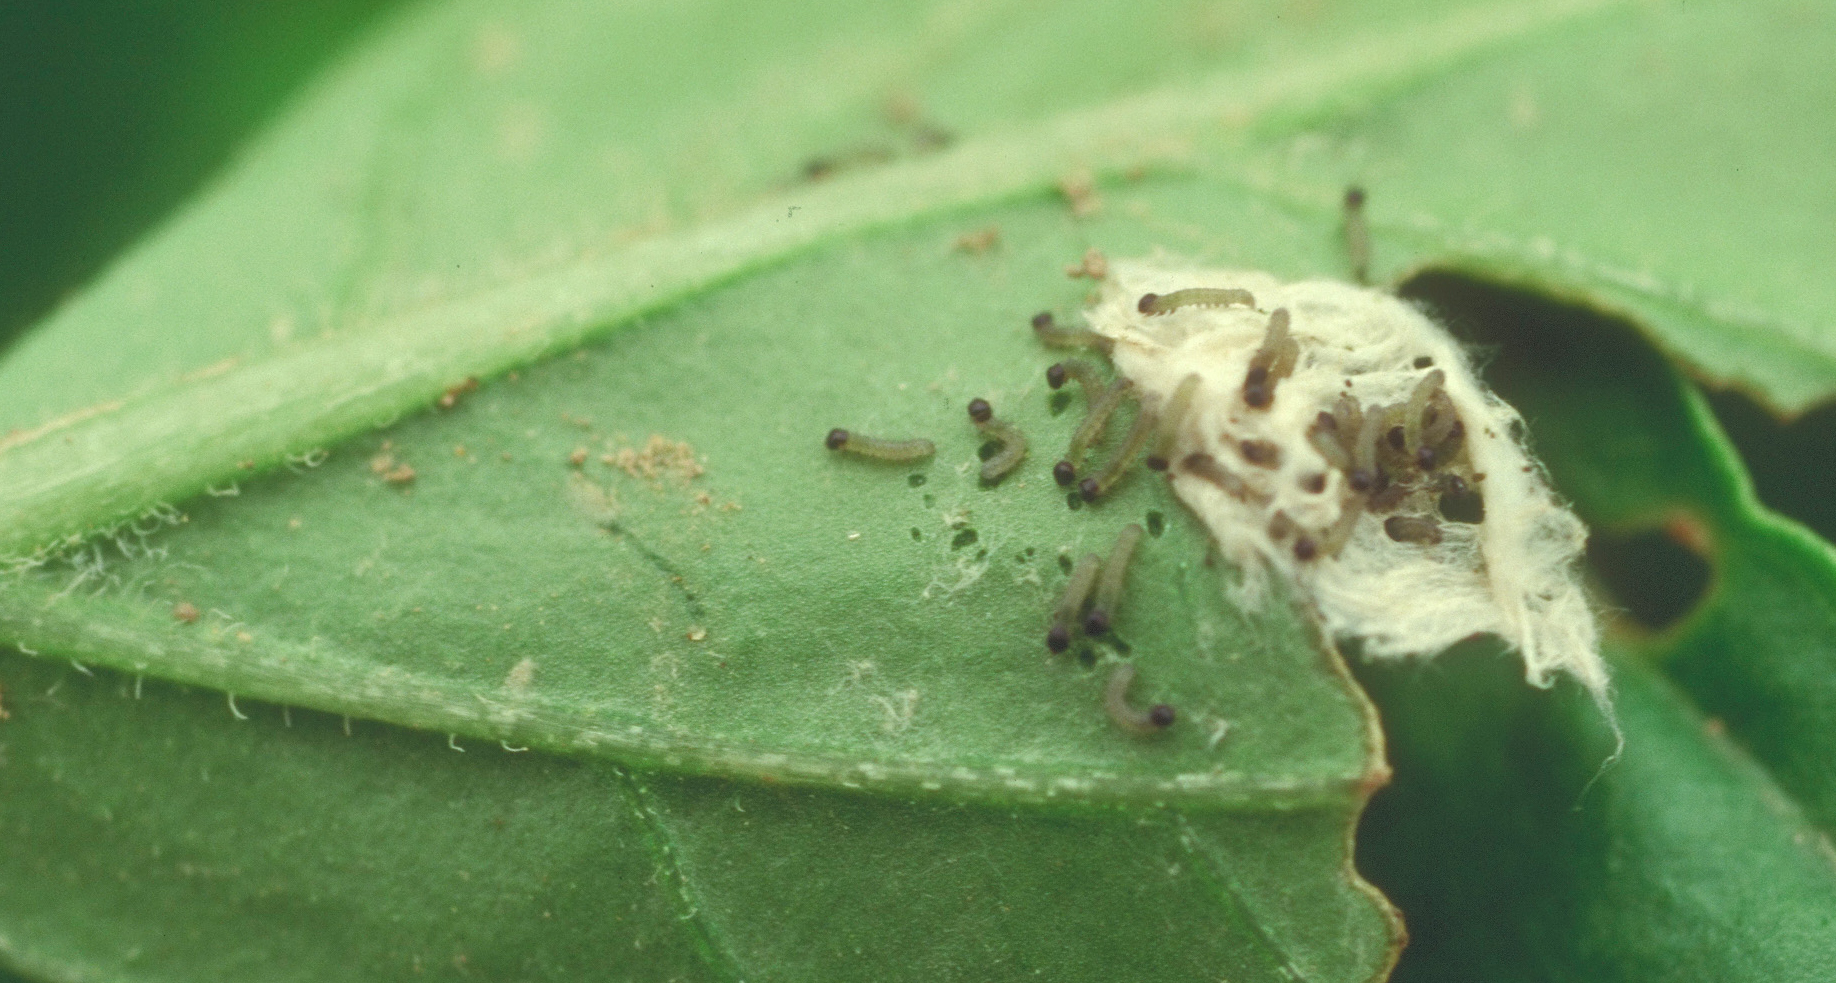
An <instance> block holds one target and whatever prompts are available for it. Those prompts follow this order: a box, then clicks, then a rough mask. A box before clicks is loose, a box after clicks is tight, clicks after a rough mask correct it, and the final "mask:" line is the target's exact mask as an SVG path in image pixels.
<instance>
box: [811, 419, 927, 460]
mask: <svg viewBox="0 0 1836 983" xmlns="http://www.w3.org/2000/svg"><path fill="white" fill-rule="evenodd" d="M822 444H823V446H824V447H827V448H828V449H830V450H832V451H847V452H848V453H850V454H859V455H861V456H862V457H871V458H877V459H878V460H881V461H918V460H923V459H924V458H927V457H930V456H931V455H933V454H935V453H937V445H936V444H933V443H931V442H930V441H928V440H925V439H924V438H922V437H919V438H916V439H913V440H882V439H880V438H878V437H867V436H863V435H861V434H858V433H849V432H848V431H846V430H843V429H842V428H840V427H836V428H835V429H834V430H831V431H829V435H828V436H827V437H825V438H823V441H822Z"/></svg>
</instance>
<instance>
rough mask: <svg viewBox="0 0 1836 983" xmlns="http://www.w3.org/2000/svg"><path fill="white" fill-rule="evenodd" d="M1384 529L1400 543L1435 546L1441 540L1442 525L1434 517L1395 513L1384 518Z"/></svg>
mask: <svg viewBox="0 0 1836 983" xmlns="http://www.w3.org/2000/svg"><path fill="white" fill-rule="evenodd" d="M1383 531H1384V532H1385V533H1386V534H1388V535H1389V537H1390V538H1391V539H1394V540H1396V541H1397V542H1399V543H1420V544H1422V545H1424V546H1433V545H1435V544H1436V543H1439V542H1440V541H1441V527H1440V525H1439V524H1438V523H1436V522H1435V521H1434V520H1433V519H1423V518H1420V517H1419V516H1413V515H1393V516H1390V517H1389V518H1388V519H1385V520H1383Z"/></svg>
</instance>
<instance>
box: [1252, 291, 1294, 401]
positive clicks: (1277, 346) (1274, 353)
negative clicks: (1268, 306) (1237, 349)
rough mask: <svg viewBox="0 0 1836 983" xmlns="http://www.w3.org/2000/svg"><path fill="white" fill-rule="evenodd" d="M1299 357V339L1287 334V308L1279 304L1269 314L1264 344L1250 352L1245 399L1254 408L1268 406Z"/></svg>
mask: <svg viewBox="0 0 1836 983" xmlns="http://www.w3.org/2000/svg"><path fill="white" fill-rule="evenodd" d="M1299 360H1300V342H1297V341H1295V340H1294V338H1293V337H1292V336H1291V335H1289V334H1288V309H1287V308H1285V307H1277V308H1276V309H1275V311H1274V313H1272V314H1270V315H1269V329H1268V334H1267V335H1265V336H1264V337H1263V339H1262V347H1261V348H1258V349H1256V354H1254V355H1252V356H1250V364H1249V371H1248V372H1246V373H1244V376H1243V402H1244V403H1246V404H1247V405H1248V406H1249V407H1250V408H1251V409H1258V410H1261V409H1267V408H1268V406H1269V404H1270V403H1272V402H1274V401H1275V384H1276V383H1278V382H1280V381H1281V380H1283V379H1286V378H1287V377H1288V375H1289V374H1290V373H1292V372H1293V371H1294V363H1295V362H1297V361H1299Z"/></svg>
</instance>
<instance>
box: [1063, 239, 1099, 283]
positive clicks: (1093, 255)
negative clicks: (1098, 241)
mask: <svg viewBox="0 0 1836 983" xmlns="http://www.w3.org/2000/svg"><path fill="white" fill-rule="evenodd" d="M1065 275H1066V276H1068V277H1070V278H1071V279H1073V280H1075V279H1077V278H1078V277H1080V276H1084V277H1089V278H1090V279H1092V280H1101V279H1103V278H1104V277H1106V276H1108V275H1109V257H1107V256H1105V255H1103V251H1102V250H1101V249H1098V248H1097V247H1095V246H1091V247H1090V248H1089V249H1086V250H1084V258H1083V261H1082V262H1078V263H1073V264H1071V265H1068V266H1066V267H1065Z"/></svg>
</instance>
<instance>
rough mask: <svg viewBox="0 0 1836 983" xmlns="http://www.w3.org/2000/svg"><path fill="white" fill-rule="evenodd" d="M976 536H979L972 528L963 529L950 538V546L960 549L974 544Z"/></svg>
mask: <svg viewBox="0 0 1836 983" xmlns="http://www.w3.org/2000/svg"><path fill="white" fill-rule="evenodd" d="M978 538H980V537H978V536H977V535H976V534H975V530H974V529H964V530H963V531H962V532H959V533H957V534H956V538H955V539H952V540H950V548H951V549H953V550H960V549H962V548H963V547H965V546H974V545H975V541H976V540H977V539H978Z"/></svg>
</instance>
